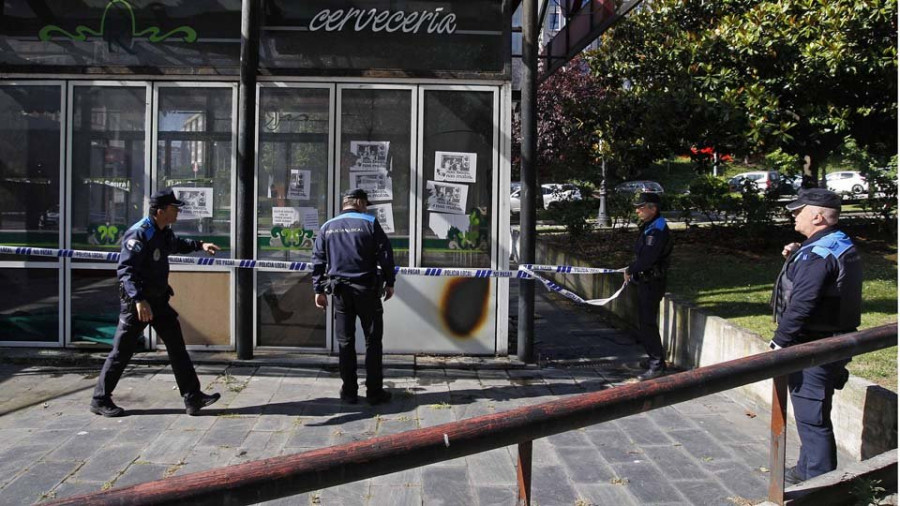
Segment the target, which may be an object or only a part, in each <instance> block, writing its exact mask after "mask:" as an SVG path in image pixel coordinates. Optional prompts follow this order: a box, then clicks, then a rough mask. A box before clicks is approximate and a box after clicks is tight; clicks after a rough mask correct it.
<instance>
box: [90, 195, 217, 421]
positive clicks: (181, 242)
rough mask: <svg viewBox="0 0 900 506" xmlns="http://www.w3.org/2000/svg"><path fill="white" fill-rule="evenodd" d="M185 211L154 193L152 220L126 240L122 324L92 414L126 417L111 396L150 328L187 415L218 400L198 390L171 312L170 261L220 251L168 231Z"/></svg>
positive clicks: (172, 197)
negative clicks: (163, 347)
mask: <svg viewBox="0 0 900 506" xmlns="http://www.w3.org/2000/svg"><path fill="white" fill-rule="evenodd" d="M183 205H184V202H182V201H180V200H178V199H177V198H175V193H174V192H173V191H172V190H171V189H166V190H162V191H159V192H156V193H154V194H153V195H151V196H150V214H149V216H147V217H146V218H144V219H142V220H141V221H139V222H137V223H135V224H134V225H133V226H132V227H131V228H130V229H128V231H127V232H125V235H124V236H123V237H122V254H121V256H120V257H119V265H118V268H117V269H116V273H117V275H118V278H119V298H120V299H121V308H120V314H119V324H118V328H116V335H115V337H114V338H113V349H112V351H110V352H109V356H108V357H106V362H105V363H104V364H103V369H102V370H101V371H100V377H99V379H98V380H97V387H96V388H95V389H94V397H93V400H92V401H91V412H92V413H96V414H98V415H103V416H106V417H115V416H122V415H124V414H125V410H124V409H122V408H120V407H118V406H116V405H115V403H113V401H112V393H113V390H114V389H115V388H116V384H118V382H119V378H121V377H122V373H123V372H124V371H125V367H126V366H127V365H128V361H129V360H131V357H132V355H134V351H135V347H136V346H137V342H138V337H139V336H140V335H141V334H142V333H143V331H144V329H145V328H147V325H152V326H153V329H154V330H155V331H156V332H157V333H158V335H159V337H160V338H161V339H162V340H163V342H165V344H166V353H168V355H169V361H170V362H171V364H172V372H173V373H174V374H175V381H176V382H177V384H178V390H179V391H180V392H181V395H182V397H183V398H184V406H185V410H186V412H187V414H189V415H196V414H197V413H198V412H199V411H200V409H201V408H203V407H206V406H209V405H210V404H212V403H214V402H216V401H217V400H219V394H218V393H215V394H212V395H208V394H205V393H203V392H202V391H201V390H200V381H199V380H198V379H197V372H196V371H195V370H194V365H193V363H191V357H190V356H189V355H188V353H187V350H186V349H185V346H184V337H183V336H182V333H181V325H180V324H179V323H178V313H176V312H175V310H174V309H172V307H171V306H169V297H171V296H172V295H174V294H173V292H172V289H171V288H170V287H169V255H170V254H173V253H190V252H192V251H200V250H203V251H206V252H207V253H209V254H210V255H215V253H216V251H219V247H218V246H216V245H215V244H212V243H204V242H200V241H194V240H188V239H181V238H178V237H176V236H175V233H174V232H173V231H172V229H171V228H170V225H171V224H173V223H175V221H177V220H178V212H179V208H181V206H183Z"/></svg>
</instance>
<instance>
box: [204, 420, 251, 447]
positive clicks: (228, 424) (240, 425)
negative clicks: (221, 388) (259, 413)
mask: <svg viewBox="0 0 900 506" xmlns="http://www.w3.org/2000/svg"><path fill="white" fill-rule="evenodd" d="M255 424H256V418H255V417H249V416H247V417H245V416H241V417H237V418H231V417H219V419H218V420H216V423H214V424H213V425H212V427H210V428H209V430H208V431H206V434H205V435H204V436H203V438H201V439H200V442H199V444H201V445H206V446H228V447H231V448H235V447H238V446H240V445H241V443H243V442H244V439H246V438H247V434H249V433H250V428H251V427H253V426H254V425H255Z"/></svg>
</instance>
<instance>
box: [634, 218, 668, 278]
mask: <svg viewBox="0 0 900 506" xmlns="http://www.w3.org/2000/svg"><path fill="white" fill-rule="evenodd" d="M634 253H635V259H634V262H632V263H631V264H630V265H629V266H628V267H627V268H626V272H628V274H631V275H632V276H634V277H635V280H636V281H650V280H653V279H662V278H663V277H664V276H665V273H666V271H667V270H668V269H669V257H670V255H671V254H672V239H671V236H670V235H669V225H668V224H667V223H666V220H665V218H663V217H662V216H657V217H656V219H655V220H653V221H650V222H648V223H641V225H640V234H639V235H638V238H637V241H636V242H635V244H634Z"/></svg>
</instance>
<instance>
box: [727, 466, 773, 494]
mask: <svg viewBox="0 0 900 506" xmlns="http://www.w3.org/2000/svg"><path fill="white" fill-rule="evenodd" d="M715 474H716V476H717V477H718V478H719V480H720V481H721V482H722V485H723V486H724V487H725V488H726V489H728V490H729V491H730V492H731V493H732V494H733V495H735V496H737V497H743V498H745V499H748V500H756V499H759V500H762V499H764V498H765V497H766V496H767V495H768V489H769V483H768V480H769V475H768V474H765V473H762V472H761V471H760V470H758V469H755V470H754V469H751V468H750V467H748V466H746V465H744V464H741V463H735V464H734V465H733V466H731V467H730V468H728V469H724V468H722V469H719V470H717V471H716V473H715Z"/></svg>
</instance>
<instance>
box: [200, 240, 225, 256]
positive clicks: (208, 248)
mask: <svg viewBox="0 0 900 506" xmlns="http://www.w3.org/2000/svg"><path fill="white" fill-rule="evenodd" d="M201 244H202V246H203V251H205V252H207V253H209V254H210V255H215V254H216V251H219V250H221V249H222V248H220V247H218V246H216V245H215V244H213V243H211V242H204V243H201Z"/></svg>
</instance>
